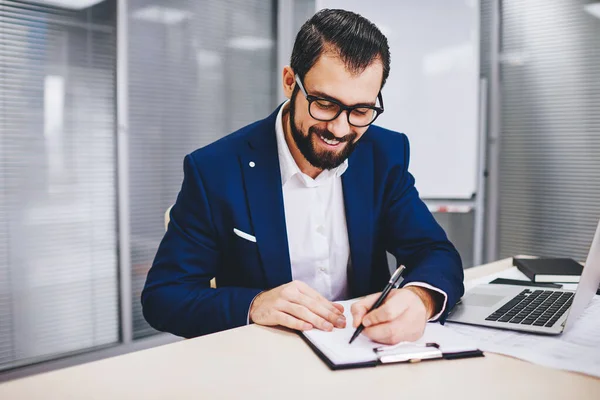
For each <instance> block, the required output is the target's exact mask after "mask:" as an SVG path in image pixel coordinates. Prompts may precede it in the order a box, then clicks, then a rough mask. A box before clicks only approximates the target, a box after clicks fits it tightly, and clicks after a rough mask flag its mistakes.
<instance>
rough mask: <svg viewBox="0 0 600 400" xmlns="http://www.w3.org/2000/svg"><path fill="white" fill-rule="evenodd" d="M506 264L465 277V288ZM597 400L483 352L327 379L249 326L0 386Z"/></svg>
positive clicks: (564, 380)
mask: <svg viewBox="0 0 600 400" xmlns="http://www.w3.org/2000/svg"><path fill="white" fill-rule="evenodd" d="M510 266H511V263H510V260H503V261H501V262H497V263H493V264H489V265H486V266H482V267H478V268H473V269H469V270H466V271H465V275H466V277H467V279H473V278H477V277H481V276H486V275H489V274H492V273H494V272H498V271H501V270H502V269H505V268H508V267H510ZM399 393H402V395H403V396H409V397H417V398H451V399H452V398H457V399H480V398H482V397H485V398H486V399H494V398H499V399H500V398H502V399H504V398H512V399H515V398H528V399H531V398H544V399H562V398H577V399H592V398H593V399H597V398H598V397H597V394H598V393H600V379H596V378H593V377H589V376H585V375H581V374H577V373H572V372H565V371H559V370H554V369H550V368H546V367H542V366H538V365H534V364H530V363H527V362H524V361H520V360H516V359H513V358H509V357H504V356H499V355H495V354H489V353H486V356H485V357H483V358H471V359H462V360H452V361H443V362H440V361H424V362H421V363H417V364H394V365H386V366H379V367H377V368H364V369H355V370H344V371H331V370H330V369H329V368H328V367H327V366H326V365H325V364H324V363H323V362H322V361H321V360H320V359H319V357H318V356H317V355H316V354H314V352H313V351H312V350H311V349H310V348H309V347H308V345H307V344H306V343H304V341H303V340H302V339H301V338H300V337H299V335H298V334H297V333H295V332H292V331H289V330H286V329H281V328H267V327H262V326H258V325H249V326H244V327H241V328H237V329H232V330H229V331H225V332H220V333H216V334H212V335H208V336H203V337H199V338H196V339H191V340H185V341H181V342H177V343H173V344H169V345H165V346H160V347H157V348H153V349H149V350H143V351H140V352H137V353H132V354H126V355H123V356H119V357H114V358H110V359H105V360H101V361H96V362H93V363H89V364H84V365H79V366H75V367H71V368H66V369H62V370H58V371H53V372H49V373H45V374H41V375H36V376H32V377H28V378H23V379H19V380H15V381H11V382H7V383H3V384H0V398H2V399H13V398H14V399H17V398H18V399H34V398H60V399H79V398H86V399H94V398H98V399H106V398H110V399H132V398H143V399H162V398H177V399H186V398H190V399H191V398H193V399H197V398H207V399H208V398H241V397H247V398H289V399H296V398H297V399H307V398H348V399H354V398H356V399H365V398H374V397H378V398H392V396H394V397H395V396H398V394H399Z"/></svg>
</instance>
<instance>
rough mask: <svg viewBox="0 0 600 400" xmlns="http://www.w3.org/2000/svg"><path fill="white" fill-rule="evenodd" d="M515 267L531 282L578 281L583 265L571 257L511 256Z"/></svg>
mask: <svg viewBox="0 0 600 400" xmlns="http://www.w3.org/2000/svg"><path fill="white" fill-rule="evenodd" d="M513 265H514V266H515V267H517V268H518V269H519V270H520V271H521V272H522V273H524V274H525V275H526V276H527V277H528V278H529V279H531V280H532V281H533V282H564V283H579V278H580V277H581V272H583V266H582V265H581V264H579V263H578V262H577V261H575V260H573V259H571V258H518V257H515V258H513Z"/></svg>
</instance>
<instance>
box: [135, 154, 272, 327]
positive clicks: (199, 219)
mask: <svg viewBox="0 0 600 400" xmlns="http://www.w3.org/2000/svg"><path fill="white" fill-rule="evenodd" d="M219 260H220V251H219V244H218V239H217V234H216V229H215V226H214V223H213V220H212V217H211V209H210V203H209V200H208V198H207V193H206V189H205V187H204V183H203V180H202V177H201V175H200V171H199V170H198V168H197V167H196V165H195V163H194V160H193V158H192V156H191V155H188V156H186V157H185V160H184V179H183V184H182V187H181V191H180V192H179V195H178V197H177V201H176V203H175V204H174V205H173V208H172V209H171V219H170V222H169V226H168V229H167V232H166V233H165V236H164V238H163V239H162V241H161V243H160V245H159V248H158V251H157V253H156V257H155V259H154V262H153V264H152V267H151V268H150V271H149V272H148V276H147V279H146V284H145V286H144V290H143V291H142V298H141V300H142V307H143V313H144V318H146V321H148V323H149V324H150V325H151V326H152V327H154V328H155V329H157V330H159V331H165V332H170V333H172V334H175V335H178V336H184V337H194V336H199V335H204V334H208V333H213V332H217V331H221V330H225V329H229V328H234V327H238V326H241V325H246V324H247V316H248V310H249V308H250V304H251V302H252V300H253V299H254V297H255V296H256V295H257V294H258V293H259V292H260V291H261V290H259V289H250V288H240V287H222V288H216V289H214V288H211V287H210V280H211V279H212V278H213V277H214V276H215V275H216V272H217V268H218V265H219Z"/></svg>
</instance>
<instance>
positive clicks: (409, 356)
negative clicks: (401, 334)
mask: <svg viewBox="0 0 600 400" xmlns="http://www.w3.org/2000/svg"><path fill="white" fill-rule="evenodd" d="M354 301H355V300H348V301H344V302H340V304H342V305H343V306H344V309H345V311H346V312H345V313H344V314H345V315H346V320H347V321H348V322H347V325H346V328H345V329H336V328H334V330H333V331H332V332H324V331H319V330H316V329H313V330H310V331H304V332H300V336H301V337H302V338H303V339H304V341H305V342H306V343H307V344H308V346H309V347H310V348H311V349H312V350H313V351H314V352H315V354H316V355H317V356H318V357H319V358H320V359H321V360H322V361H323V362H324V363H325V364H326V365H327V366H328V367H329V368H330V369H331V370H342V369H352V368H368V367H376V366H378V365H384V364H393V363H415V362H420V361H428V360H454V359H460V358H469V357H483V352H482V351H481V350H479V349H478V348H477V346H476V345H475V344H474V343H473V342H472V341H471V339H469V338H467V337H465V336H463V335H461V334H459V333H456V332H454V331H452V330H451V329H450V328H448V327H445V326H443V325H440V324H439V323H433V322H431V323H428V324H427V326H426V328H425V332H424V334H423V337H422V338H421V339H419V340H418V341H416V342H401V343H399V344H397V345H395V346H382V345H381V344H378V343H375V342H373V341H371V340H370V339H368V338H367V337H366V336H365V335H364V334H363V335H361V336H359V337H358V338H357V339H356V341H355V342H353V343H352V344H351V345H349V344H348V341H349V340H350V337H351V336H352V333H353V332H354V328H353V327H352V315H351V313H350V305H351V304H352V303H353V302H354Z"/></svg>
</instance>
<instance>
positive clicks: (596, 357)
mask: <svg viewBox="0 0 600 400" xmlns="http://www.w3.org/2000/svg"><path fill="white" fill-rule="evenodd" d="M446 326H447V327H449V328H450V329H452V330H453V331H455V332H458V333H461V334H463V335H466V336H468V337H470V338H471V339H472V340H474V341H476V343H477V345H478V346H479V348H480V349H481V350H483V351H489V352H492V353H499V354H505V355H509V356H512V357H516V358H520V359H522V360H526V361H529V362H532V363H535V364H539V365H544V366H547V367H551V368H557V369H564V370H569V371H576V372H582V373H585V374H589V375H593V376H597V377H600V296H595V297H594V298H593V299H592V301H591V302H590V304H589V305H588V307H587V308H586V310H585V311H584V312H583V313H582V315H581V316H580V317H579V319H578V320H577V322H576V323H575V325H574V326H573V328H572V329H571V330H569V331H567V332H565V333H563V334H562V335H560V336H543V335H534V334H529V333H519V332H514V331H504V330H500V329H492V328H483V327H476V326H470V325H462V324H456V323H450V322H449V323H447V324H446Z"/></svg>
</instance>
